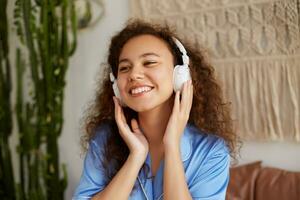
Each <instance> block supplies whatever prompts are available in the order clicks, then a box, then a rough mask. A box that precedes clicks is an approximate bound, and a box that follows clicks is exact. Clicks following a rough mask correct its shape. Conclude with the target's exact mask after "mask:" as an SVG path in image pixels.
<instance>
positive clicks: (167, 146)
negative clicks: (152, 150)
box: [164, 142, 180, 154]
mask: <svg viewBox="0 0 300 200" xmlns="http://www.w3.org/2000/svg"><path fill="white" fill-rule="evenodd" d="M164 150H165V154H174V153H180V145H179V142H172V143H164Z"/></svg>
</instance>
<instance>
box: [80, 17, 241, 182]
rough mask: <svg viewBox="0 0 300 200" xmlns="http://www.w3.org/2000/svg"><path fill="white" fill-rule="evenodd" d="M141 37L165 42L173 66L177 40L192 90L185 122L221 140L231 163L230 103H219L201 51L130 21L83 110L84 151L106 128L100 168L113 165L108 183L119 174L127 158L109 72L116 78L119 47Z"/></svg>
mask: <svg viewBox="0 0 300 200" xmlns="http://www.w3.org/2000/svg"><path fill="white" fill-rule="evenodd" d="M144 34H150V35H153V36H156V37H158V38H161V39H162V40H163V41H165V42H166V44H167V45H168V47H169V49H170V51H171V52H172V54H173V56H174V58H175V59H174V60H175V62H176V64H182V60H181V53H180V51H179V49H178V48H177V46H176V44H175V43H174V41H173V39H172V38H173V37H176V38H178V39H179V40H180V41H181V42H182V44H183V45H184V46H185V48H186V51H187V54H188V55H189V57H190V65H189V67H190V70H191V76H192V82H193V88H194V93H193V95H194V96H193V104H192V108H191V112H190V116H189V120H188V122H189V123H192V124H193V125H195V126H196V127H197V128H198V129H199V130H201V131H204V132H207V133H209V134H214V135H218V136H219V137H221V138H223V139H224V140H225V141H226V144H227V146H228V149H229V151H230V155H231V157H232V158H234V159H235V158H236V155H237V148H236V147H237V145H236V144H237V136H236V134H235V131H234V128H233V121H232V119H231V117H230V109H229V105H230V103H225V102H224V101H223V98H222V90H221V87H220V86H219V84H218V82H217V80H216V78H215V74H214V68H213V67H212V65H211V64H210V63H209V62H207V60H206V59H205V56H204V53H203V52H204V51H203V50H200V49H199V47H196V46H195V45H192V44H190V43H188V42H187V41H184V40H183V39H181V38H179V37H178V35H177V34H176V33H175V29H174V28H172V27H170V26H168V25H162V24H152V23H148V22H145V21H142V20H137V19H134V20H129V21H128V22H127V24H126V26H125V28H124V29H123V30H121V31H120V32H119V33H117V34H116V35H115V36H114V37H113V38H112V40H111V43H110V48H109V52H108V60H107V62H108V67H107V68H106V69H105V70H104V78H103V80H102V83H99V88H98V91H97V93H96V98H95V100H94V101H93V105H91V106H90V107H89V109H88V110H87V112H86V118H85V120H84V129H85V135H84V137H83V138H82V142H83V145H84V146H85V147H86V144H88V142H89V141H90V140H91V138H92V137H93V136H94V135H95V132H96V128H97V127H99V126H100V125H102V124H109V127H110V132H111V134H110V137H109V138H108V141H107V145H106V148H105V154H104V157H105V158H103V160H104V163H103V165H104V166H105V167H106V168H108V164H109V163H111V162H113V163H114V169H113V171H111V172H109V173H108V169H107V178H108V181H110V180H111V179H112V177H113V176H114V175H115V174H116V173H117V172H118V171H119V169H120V168H121V167H122V166H123V164H124V163H125V161H126V159H127V157H128V155H129V149H128V147H127V146H126V144H125V142H124V141H123V139H122V138H121V136H120V135H119V133H118V128H117V124H116V122H115V120H114V103H113V101H112V97H113V95H114V93H113V90H112V83H111V81H110V79H109V72H110V71H112V72H113V74H114V76H115V77H117V75H118V74H117V73H118V70H117V69H118V64H119V63H118V61H119V56H120V53H121V50H122V48H123V46H124V45H125V43H126V42H127V41H128V40H129V39H131V38H133V37H136V36H140V35H144ZM124 114H125V116H126V120H127V122H128V123H129V122H130V120H131V119H132V118H136V119H137V113H136V112H135V111H133V110H132V109H130V108H128V107H125V108H124ZM107 147H109V148H107Z"/></svg>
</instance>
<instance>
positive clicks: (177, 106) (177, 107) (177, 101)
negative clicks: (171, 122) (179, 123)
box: [173, 91, 180, 113]
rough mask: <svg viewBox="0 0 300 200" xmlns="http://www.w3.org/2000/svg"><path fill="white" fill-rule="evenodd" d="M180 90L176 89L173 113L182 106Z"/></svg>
mask: <svg viewBox="0 0 300 200" xmlns="http://www.w3.org/2000/svg"><path fill="white" fill-rule="evenodd" d="M179 98H180V91H176V93H175V99H174V106H173V113H175V112H178V110H179V106H180V99H179Z"/></svg>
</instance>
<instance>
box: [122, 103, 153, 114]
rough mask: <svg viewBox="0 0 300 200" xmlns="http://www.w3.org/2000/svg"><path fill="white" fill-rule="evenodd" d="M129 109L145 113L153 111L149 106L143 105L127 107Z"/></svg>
mask: <svg viewBox="0 0 300 200" xmlns="http://www.w3.org/2000/svg"><path fill="white" fill-rule="evenodd" d="M128 107H129V108H131V109H132V110H134V111H135V112H138V113H139V112H145V111H149V110H152V109H153V106H151V105H149V104H145V103H144V104H143V105H128Z"/></svg>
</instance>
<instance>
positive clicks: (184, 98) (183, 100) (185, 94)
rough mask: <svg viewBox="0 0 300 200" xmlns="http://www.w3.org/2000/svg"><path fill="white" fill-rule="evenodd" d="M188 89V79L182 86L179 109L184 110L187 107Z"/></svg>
mask: <svg viewBox="0 0 300 200" xmlns="http://www.w3.org/2000/svg"><path fill="white" fill-rule="evenodd" d="M188 91H189V84H188V81H186V82H185V83H184V84H183V87H182V95H181V102H180V111H184V110H185V109H186V107H187V102H188V98H189V96H188Z"/></svg>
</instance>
